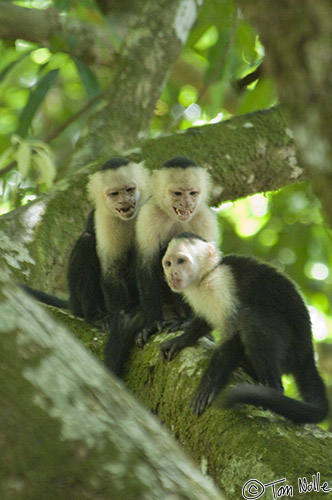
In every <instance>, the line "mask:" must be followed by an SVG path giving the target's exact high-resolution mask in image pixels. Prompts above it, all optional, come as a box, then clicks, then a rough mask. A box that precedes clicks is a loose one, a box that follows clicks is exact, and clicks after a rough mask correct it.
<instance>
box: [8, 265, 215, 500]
mask: <svg viewBox="0 0 332 500" xmlns="http://www.w3.org/2000/svg"><path fill="white" fill-rule="evenodd" d="M6 274H7V273H5V272H4V271H3V270H1V271H0V283H1V286H0V289H1V293H0V317H1V320H0V338H1V349H0V366H1V370H0V387H1V393H0V416H1V418H0V436H1V439H0V497H1V498H2V499H6V500H17V499H18V498H20V499H22V500H24V499H28V498H35V499H37V498H38V499H46V498H53V499H71V500H82V499H84V498H86V499H88V498H91V499H92V498H98V499H100V500H109V499H113V498H114V499H120V498H126V499H128V500H137V499H139V498H142V499H143V498H145V499H147V500H149V499H151V500H153V499H155V498H160V499H163V498H179V499H180V498H181V499H183V500H202V499H206V500H209V499H211V500H212V499H213V500H217V499H218V500H222V498H223V497H222V495H221V494H220V493H218V491H217V490H216V488H215V487H214V486H213V484H212V482H211V481H210V480H208V479H207V478H204V477H203V476H202V474H200V473H199V472H198V470H195V468H194V467H193V465H192V464H191V462H190V461H189V460H188V459H187V457H186V456H185V455H184V453H183V452H182V451H181V450H180V448H179V447H178V446H177V445H176V443H175V442H174V441H173V440H172V438H171V436H170V435H169V434H168V433H167V432H166V431H165V430H164V429H163V428H162V427H161V426H160V424H159V423H158V422H157V421H156V419H155V418H154V417H152V416H151V415H150V414H149V413H148V412H147V411H146V410H145V409H143V408H142V407H140V405H139V404H138V403H137V402H136V401H135V400H134V398H133V397H132V396H131V395H130V394H129V392H127V391H125V389H124V386H123V384H121V383H118V382H117V381H116V380H115V379H114V378H113V377H111V376H110V375H109V374H108V373H106V371H105V370H104V368H103V367H102V366H101V365H100V364H99V363H98V362H97V361H96V359H94V357H93V356H91V355H89V353H88V352H87V351H86V350H85V349H84V348H83V347H82V346H80V345H79V343H78V342H77V341H76V340H75V339H73V338H72V337H71V336H70V335H69V334H68V333H67V332H66V330H65V329H64V328H63V327H60V326H59V325H57V324H56V323H55V322H54V321H53V320H52V318H51V317H50V315H49V314H47V313H46V312H45V311H44V310H43V309H42V307H40V306H39V305H38V304H36V303H33V302H32V301H31V300H30V299H29V298H27V297H26V296H25V295H24V294H23V292H21V291H19V290H15V289H14V287H13V285H11V286H9V285H8V283H6V281H7V280H6Z"/></svg>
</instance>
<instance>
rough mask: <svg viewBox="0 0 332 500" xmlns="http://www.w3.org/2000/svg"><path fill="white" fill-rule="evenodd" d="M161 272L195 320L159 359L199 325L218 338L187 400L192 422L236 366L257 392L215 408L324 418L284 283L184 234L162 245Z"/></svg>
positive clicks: (249, 390) (296, 306)
mask: <svg viewBox="0 0 332 500" xmlns="http://www.w3.org/2000/svg"><path fill="white" fill-rule="evenodd" d="M162 265H163V268H164V273H165V276H166V279H167V282H168V284H169V286H170V287H171V289H172V290H173V291H174V292H179V293H181V294H183V296H184V298H185V300H186V301H187V302H188V303H189V304H190V306H191V307H192V309H193V310H194V312H195V314H196V315H197V320H196V321H197V323H196V325H195V324H192V325H191V327H190V328H188V329H187V330H186V331H185V332H184V333H183V334H182V335H180V336H179V337H177V338H174V339H170V340H168V341H166V342H164V343H163V344H162V345H161V354H162V357H163V359H164V360H171V359H173V358H174V356H175V355H176V354H177V353H178V352H179V351H180V350H181V349H183V348H184V347H186V346H189V345H193V344H194V343H195V342H196V340H197V339H198V338H199V337H201V336H202V335H204V333H206V329H205V330H204V322H203V323H202V322H201V319H203V320H206V321H207V322H208V323H209V325H210V328H212V329H215V328H219V329H220V330H221V333H222V336H223V338H224V341H223V342H222V344H221V345H220V346H219V347H218V348H217V349H216V351H215V353H214V355H213V356H212V359H211V361H210V363H209V365H208V368H207V369H206V371H205V373H204V374H203V377H202V379H201V382H200V384H199V386H198V389H197V390H196V392H195V394H194V397H193V399H192V401H191V408H192V410H193V412H194V413H195V414H196V415H198V416H199V415H201V413H203V412H204V410H205V409H206V408H207V407H208V406H209V405H211V403H212V402H213V400H214V399H215V397H216V395H217V394H218V393H219V392H220V391H221V390H222V388H223V387H224V386H225V384H226V382H227V381H228V379H229V376H230V375H231V373H232V372H233V371H234V369H235V368H236V367H237V366H239V365H240V364H242V363H244V366H245V367H246V368H247V369H249V370H248V371H249V372H250V373H251V374H252V375H253V376H254V377H255V378H256V380H257V381H258V382H260V383H261V384H263V385H262V386H261V385H240V386H236V387H235V388H233V389H231V390H230V392H229V393H228V394H227V395H226V397H225V399H224V403H223V405H222V406H223V407H226V408H230V407H233V406H234V405H236V404H238V403H244V404H251V405H254V406H261V407H263V408H265V409H269V410H272V411H274V412H276V413H278V414H280V415H282V416H284V417H287V418H288V419H290V420H291V421H293V422H295V423H298V424H300V423H307V422H308V423H314V422H320V421H321V420H323V419H324V418H325V417H326V416H327V412H328V401H327V398H326V393H325V387H324V383H323V381H322V379H321V377H320V375H319V373H318V371H317V368H316V365H315V361H314V353H313V345H312V333H311V322H310V317H309V313H308V310H307V308H306V306H305V304H304V302H303V300H302V298H301V296H300V294H299V293H298V291H297V289H296V287H295V286H294V284H293V283H292V282H291V281H290V280H289V279H288V278H286V277H285V276H284V275H282V274H280V273H279V272H278V271H277V270H275V269H274V268H273V267H271V266H269V265H267V264H263V263H260V262H258V261H257V260H254V259H252V258H250V257H244V256H239V255H226V256H223V257H222V256H221V253H220V252H219V251H218V250H217V248H216V246H215V245H214V244H213V243H208V242H207V241H205V240H204V239H202V238H200V237H199V236H197V235H195V234H190V233H183V234H179V235H177V236H176V237H175V238H174V239H173V240H172V241H171V242H170V244H169V246H168V249H167V251H166V254H165V255H164V257H163V261H162ZM194 321H195V320H194ZM283 373H289V374H292V375H294V378H295V380H296V383H297V385H298V388H299V390H300V394H301V396H302V398H303V401H297V400H295V399H292V398H289V397H287V396H285V395H284V394H283V387H282V382H281V375H282V374H283Z"/></svg>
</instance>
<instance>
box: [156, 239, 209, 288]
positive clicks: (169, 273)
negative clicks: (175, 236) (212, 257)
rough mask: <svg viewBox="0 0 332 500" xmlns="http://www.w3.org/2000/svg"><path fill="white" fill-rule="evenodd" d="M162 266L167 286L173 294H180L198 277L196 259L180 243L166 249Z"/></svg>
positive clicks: (198, 267)
mask: <svg viewBox="0 0 332 500" xmlns="http://www.w3.org/2000/svg"><path fill="white" fill-rule="evenodd" d="M162 266H163V269H164V273H165V278H166V281H167V283H168V286H169V287H170V288H171V290H173V292H182V291H183V290H185V289H186V288H188V286H190V285H192V284H194V283H195V282H196V281H197V279H198V277H199V272H200V266H199V263H198V261H197V259H195V258H194V256H193V255H192V254H191V252H188V250H187V249H186V246H185V245H181V243H180V244H177V245H175V246H174V247H173V248H172V247H169V248H168V250H167V252H166V253H165V255H164V258H163V260H162Z"/></svg>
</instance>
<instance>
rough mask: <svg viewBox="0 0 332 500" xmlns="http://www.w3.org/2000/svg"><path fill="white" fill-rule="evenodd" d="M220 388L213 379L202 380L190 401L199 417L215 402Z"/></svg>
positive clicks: (191, 406)
mask: <svg viewBox="0 0 332 500" xmlns="http://www.w3.org/2000/svg"><path fill="white" fill-rule="evenodd" d="M218 392H219V388H218V387H217V385H216V384H215V383H213V381H212V380H211V379H210V380H202V381H201V383H200V384H199V386H198V389H197V390H196V392H195V394H194V396H193V397H192V399H191V401H190V408H191V409H192V412H193V413H194V414H195V415H197V416H198V417H199V416H200V415H202V413H203V412H204V411H205V410H206V409H207V408H208V407H209V406H211V404H212V403H213V401H214V400H215V398H216V396H217V394H218Z"/></svg>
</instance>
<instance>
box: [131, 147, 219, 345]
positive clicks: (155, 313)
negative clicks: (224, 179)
mask: <svg viewBox="0 0 332 500" xmlns="http://www.w3.org/2000/svg"><path fill="white" fill-rule="evenodd" d="M151 184H152V186H151V191H152V196H151V198H150V199H149V200H148V201H147V203H145V205H144V206H143V207H142V209H141V210H140V213H139V215H138V218H137V225H136V239H137V254H138V262H137V282H138V288H139V294H140V304H141V307H142V310H143V314H144V317H145V328H144V329H143V330H142V331H141V332H140V333H139V335H138V340H137V343H138V345H141V346H142V345H144V343H145V342H146V341H147V339H148V337H149V335H151V334H152V333H155V331H160V330H161V329H162V327H163V324H164V319H166V318H164V314H163V306H165V305H171V307H172V314H173V313H174V311H175V308H176V305H177V306H178V309H179V299H178V297H176V296H175V297H174V294H172V293H170V290H169V288H168V287H167V285H166V283H165V280H164V277H163V272H162V267H161V257H162V255H163V253H164V252H165V250H166V248H167V244H168V243H169V241H170V240H171V238H172V237H173V236H174V235H175V234H177V233H179V232H182V231H192V232H195V233H197V234H199V235H200V236H202V237H203V238H205V239H207V240H209V241H217V240H218V225H217V220H216V216H215V214H214V213H213V212H212V210H211V209H210V208H209V207H208V205H207V202H208V198H209V191H210V176H209V174H208V172H207V171H206V170H205V169H204V168H202V167H200V166H199V165H197V163H195V162H194V161H192V160H190V159H189V158H186V157H184V156H176V157H175V158H172V159H170V160H168V161H167V162H166V163H164V164H163V166H162V167H161V168H160V169H158V170H155V171H154V172H153V174H152V182H151ZM180 309H181V308H180ZM182 309H183V307H182ZM164 310H165V307H164ZM182 313H183V311H179V317H180V318H181V314H182ZM188 314H189V313H188V310H187V311H185V315H184V318H185V317H186V316H187V315H188Z"/></svg>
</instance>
